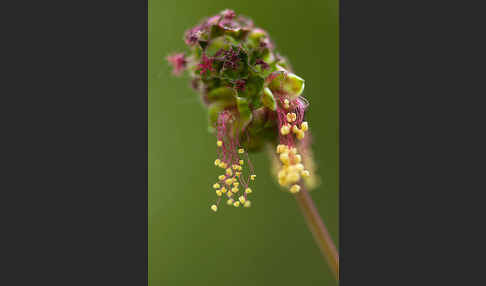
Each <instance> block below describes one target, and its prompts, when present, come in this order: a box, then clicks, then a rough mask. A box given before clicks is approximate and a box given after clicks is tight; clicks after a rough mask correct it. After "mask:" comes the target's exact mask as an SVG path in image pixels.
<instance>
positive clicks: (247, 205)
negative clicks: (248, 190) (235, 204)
mask: <svg viewBox="0 0 486 286" xmlns="http://www.w3.org/2000/svg"><path fill="white" fill-rule="evenodd" d="M243 206H244V207H245V208H249V207H251V202H250V201H246V202H245V203H244V204H243Z"/></svg>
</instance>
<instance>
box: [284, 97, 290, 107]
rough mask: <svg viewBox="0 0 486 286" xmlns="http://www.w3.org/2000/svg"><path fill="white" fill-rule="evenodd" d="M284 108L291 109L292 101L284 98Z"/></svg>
mask: <svg viewBox="0 0 486 286" xmlns="http://www.w3.org/2000/svg"><path fill="white" fill-rule="evenodd" d="M284 108H285V109H289V108H290V102H289V100H288V99H284Z"/></svg>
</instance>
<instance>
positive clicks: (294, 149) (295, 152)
mask: <svg viewBox="0 0 486 286" xmlns="http://www.w3.org/2000/svg"><path fill="white" fill-rule="evenodd" d="M290 153H292V154H294V155H295V154H297V148H295V147H292V148H290Z"/></svg>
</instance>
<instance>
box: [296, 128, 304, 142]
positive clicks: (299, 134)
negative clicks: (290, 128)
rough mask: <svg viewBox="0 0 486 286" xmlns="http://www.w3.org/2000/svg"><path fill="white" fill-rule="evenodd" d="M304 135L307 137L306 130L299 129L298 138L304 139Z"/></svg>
mask: <svg viewBox="0 0 486 286" xmlns="http://www.w3.org/2000/svg"><path fill="white" fill-rule="evenodd" d="M304 137H305V133H304V131H302V130H299V132H298V133H297V139H299V140H302V139H304Z"/></svg>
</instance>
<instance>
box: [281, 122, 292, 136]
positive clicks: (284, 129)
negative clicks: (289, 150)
mask: <svg viewBox="0 0 486 286" xmlns="http://www.w3.org/2000/svg"><path fill="white" fill-rule="evenodd" d="M280 133H281V134H282V135H287V134H289V133H290V126H289V125H288V124H285V125H283V126H282V127H281V128H280Z"/></svg>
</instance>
